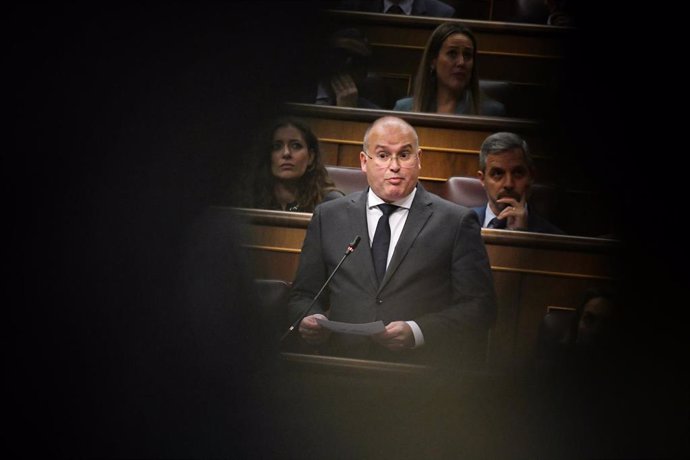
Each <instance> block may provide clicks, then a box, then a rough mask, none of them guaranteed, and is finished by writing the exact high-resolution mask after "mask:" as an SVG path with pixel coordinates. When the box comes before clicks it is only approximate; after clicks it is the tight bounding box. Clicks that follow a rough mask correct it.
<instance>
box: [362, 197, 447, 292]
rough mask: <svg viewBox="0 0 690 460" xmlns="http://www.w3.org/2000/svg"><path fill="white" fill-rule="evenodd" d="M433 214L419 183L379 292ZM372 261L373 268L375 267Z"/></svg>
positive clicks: (427, 198)
mask: <svg viewBox="0 0 690 460" xmlns="http://www.w3.org/2000/svg"><path fill="white" fill-rule="evenodd" d="M432 214H433V209H432V206H431V200H430V199H429V196H428V195H427V193H426V191H425V190H424V188H423V187H422V186H421V185H417V194H416V195H415V197H414V200H413V201H412V206H410V211H409V214H408V215H407V220H406V221H405V227H404V228H403V231H402V233H401V234H400V239H399V240H398V244H397V246H395V251H394V252H393V257H391V262H390V264H388V269H387V270H386V275H385V276H384V277H383V281H382V282H381V285H380V286H379V288H378V292H381V289H383V287H384V286H385V285H386V283H388V280H390V278H391V277H392V276H393V274H394V273H395V271H396V270H397V269H398V267H399V266H400V263H401V262H402V261H403V259H405V256H406V255H407V252H408V251H409V250H410V248H411V247H412V243H414V240H415V239H417V235H419V232H421V231H422V228H423V227H424V224H426V222H427V220H429V217H431V215H432ZM373 265H374V263H373V261H372V269H373Z"/></svg>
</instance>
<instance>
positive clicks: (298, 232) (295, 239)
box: [236, 208, 621, 370]
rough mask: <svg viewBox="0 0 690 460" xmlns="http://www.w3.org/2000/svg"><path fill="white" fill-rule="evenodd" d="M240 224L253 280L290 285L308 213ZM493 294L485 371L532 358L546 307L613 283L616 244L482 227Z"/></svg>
mask: <svg viewBox="0 0 690 460" xmlns="http://www.w3.org/2000/svg"><path fill="white" fill-rule="evenodd" d="M236 212H237V213H238V215H239V217H240V219H241V221H242V222H244V224H245V225H246V230H247V231H246V232H245V234H246V241H245V242H244V246H245V247H247V248H248V249H249V250H250V252H251V254H252V256H253V263H254V276H255V277H256V278H276V279H283V280H286V281H293V279H294V276H295V273H296V271H297V265H298V262H299V254H300V250H301V247H302V242H303V240H304V236H305V233H306V228H307V225H308V223H309V221H310V219H311V214H308V213H289V212H284V211H268V210H255V209H240V208H238V209H236ZM482 237H483V238H484V243H485V244H486V248H487V251H488V253H489V259H490V262H491V268H492V271H493V275H494V283H495V286H496V292H497V295H498V320H497V322H496V325H495V326H494V328H493V330H492V331H491V336H490V340H489V354H488V364H489V368H490V369H497V370H501V369H508V368H510V367H512V366H515V365H519V364H523V363H525V362H526V361H528V360H530V359H532V356H533V352H534V346H535V344H536V339H537V332H538V327H539V324H540V321H541V319H542V317H543V316H544V314H545V313H546V309H547V306H550V305H551V306H554V305H555V306H560V307H570V308H575V307H577V304H578V302H579V301H580V298H581V296H582V293H583V292H584V291H585V290H586V289H587V288H588V287H592V286H598V287H601V286H606V285H610V284H611V283H612V282H613V281H614V280H615V278H616V276H617V273H618V269H617V255H618V253H619V251H620V249H621V244H620V242H618V241H615V240H603V239H595V238H584V237H573V236H560V235H543V234H536V233H527V232H512V231H505V230H490V229H482Z"/></svg>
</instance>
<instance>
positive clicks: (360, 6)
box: [338, 0, 455, 18]
mask: <svg viewBox="0 0 690 460" xmlns="http://www.w3.org/2000/svg"><path fill="white" fill-rule="evenodd" d="M338 9H341V10H353V11H365V12H367V13H383V12H384V11H383V0H374V1H357V0H354V1H344V2H340V4H339V5H338ZM412 15H413V16H434V17H439V18H452V17H453V16H455V8H453V7H452V6H450V5H447V4H445V3H443V2H441V1H439V0H415V1H414V3H413V5H412Z"/></svg>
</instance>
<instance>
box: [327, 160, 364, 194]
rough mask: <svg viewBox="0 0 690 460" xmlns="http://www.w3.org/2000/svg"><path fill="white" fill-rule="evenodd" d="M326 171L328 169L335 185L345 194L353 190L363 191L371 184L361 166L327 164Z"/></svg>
mask: <svg viewBox="0 0 690 460" xmlns="http://www.w3.org/2000/svg"><path fill="white" fill-rule="evenodd" d="M326 171H328V175H329V176H331V179H333V182H335V187H336V188H337V189H338V190H340V191H341V192H343V193H344V194H345V195H349V194H350V193H352V192H361V191H362V190H364V189H365V188H367V187H368V186H369V183H368V182H367V176H366V174H364V173H363V172H362V170H361V169H359V168H351V167H348V166H326Z"/></svg>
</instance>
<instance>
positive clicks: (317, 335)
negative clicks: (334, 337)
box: [299, 313, 331, 345]
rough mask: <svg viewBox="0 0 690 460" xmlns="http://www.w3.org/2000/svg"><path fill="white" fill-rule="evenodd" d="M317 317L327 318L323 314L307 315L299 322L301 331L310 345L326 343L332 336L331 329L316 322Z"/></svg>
mask: <svg viewBox="0 0 690 460" xmlns="http://www.w3.org/2000/svg"><path fill="white" fill-rule="evenodd" d="M316 318H321V319H326V317H325V316H323V315H322V314H320V313H319V314H316V315H309V316H306V317H305V318H304V319H303V320H302V321H301V322H300V323H299V333H300V335H301V336H302V338H303V339H304V341H305V342H307V343H308V344H310V345H318V344H320V343H324V342H325V341H326V340H328V337H330V336H331V331H329V330H328V329H326V328H323V327H321V326H320V325H319V323H317V322H316Z"/></svg>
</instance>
